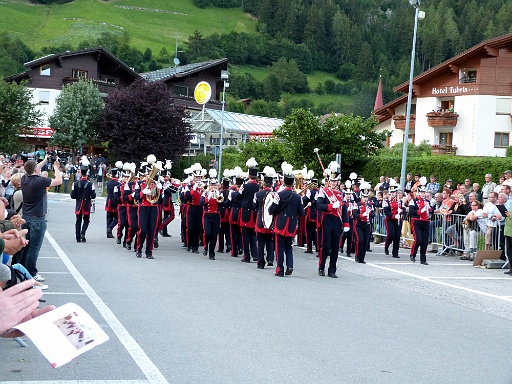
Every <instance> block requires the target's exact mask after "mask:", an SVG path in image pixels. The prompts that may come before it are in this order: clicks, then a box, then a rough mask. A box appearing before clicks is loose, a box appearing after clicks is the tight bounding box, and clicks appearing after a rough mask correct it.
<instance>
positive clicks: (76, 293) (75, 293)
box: [43, 288, 85, 295]
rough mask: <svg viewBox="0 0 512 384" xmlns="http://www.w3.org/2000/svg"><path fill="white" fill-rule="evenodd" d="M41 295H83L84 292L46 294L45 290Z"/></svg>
mask: <svg viewBox="0 0 512 384" xmlns="http://www.w3.org/2000/svg"><path fill="white" fill-rule="evenodd" d="M48 289H50V288H48ZM43 293H44V294H45V295H85V293H84V292H48V291H47V290H45V291H44V292H43Z"/></svg>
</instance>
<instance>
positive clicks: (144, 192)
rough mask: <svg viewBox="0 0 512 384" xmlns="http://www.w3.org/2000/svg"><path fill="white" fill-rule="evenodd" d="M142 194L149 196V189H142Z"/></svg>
mask: <svg viewBox="0 0 512 384" xmlns="http://www.w3.org/2000/svg"><path fill="white" fill-rule="evenodd" d="M142 193H143V194H145V195H151V189H149V188H144V189H143V190H142Z"/></svg>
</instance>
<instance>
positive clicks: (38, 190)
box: [21, 156, 62, 281]
mask: <svg viewBox="0 0 512 384" xmlns="http://www.w3.org/2000/svg"><path fill="white" fill-rule="evenodd" d="M47 161H48V156H46V157H45V158H44V160H43V161H42V162H40V163H39V164H36V162H35V161H34V160H29V161H27V162H26V163H25V166H24V168H25V172H26V174H25V175H24V176H23V177H22V178H21V191H22V193H23V219H24V220H25V221H26V224H24V228H27V229H28V234H27V240H29V243H28V245H27V250H26V252H25V254H24V255H23V258H22V262H21V264H22V265H23V266H24V267H25V268H27V270H28V272H29V273H30V274H31V275H32V276H33V277H34V279H35V280H36V281H44V280H45V279H44V278H43V277H42V276H41V275H39V274H38V273H37V267H36V263H37V257H38V256H39V250H40V249H41V246H42V244H43V239H44V233H45V232H46V220H45V217H44V205H43V200H44V196H45V194H46V188H48V187H53V186H56V185H60V184H62V176H61V173H60V163H59V161H58V159H57V160H56V161H55V162H54V163H53V169H54V171H55V178H54V179H49V178H47V177H41V176H39V172H40V170H41V168H42V166H44V165H46V162H47Z"/></svg>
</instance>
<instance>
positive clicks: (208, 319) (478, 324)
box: [0, 194, 512, 384]
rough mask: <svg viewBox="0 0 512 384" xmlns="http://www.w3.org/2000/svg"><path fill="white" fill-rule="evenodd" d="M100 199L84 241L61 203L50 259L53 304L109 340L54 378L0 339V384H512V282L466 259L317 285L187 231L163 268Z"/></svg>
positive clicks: (347, 272)
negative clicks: (109, 219) (194, 244)
mask: <svg viewBox="0 0 512 384" xmlns="http://www.w3.org/2000/svg"><path fill="white" fill-rule="evenodd" d="M101 204H102V203H101V201H99V202H98V209H97V212H96V213H94V214H93V215H92V222H91V227H90V228H89V231H88V233H87V235H88V236H87V243H85V244H83V243H79V244H77V243H76V242H75V240H74V235H73V233H74V232H73V231H74V214H73V207H74V202H72V201H70V200H69V199H67V198H66V197H65V196H63V195H54V194H51V195H50V201H49V208H50V215H49V217H48V232H47V236H46V239H45V242H44V244H43V248H42V250H41V253H40V258H39V263H38V266H39V269H40V273H41V274H42V275H44V276H45V277H46V279H47V280H46V283H48V285H49V286H50V288H49V290H48V291H46V292H47V293H45V298H46V300H47V303H48V304H55V305H57V306H59V305H62V304H65V303H67V302H74V303H77V304H78V305H80V306H82V307H83V308H84V309H86V310H87V311H88V312H89V314H91V316H93V317H94V318H95V319H96V320H97V322H98V323H99V324H100V325H101V326H102V327H103V328H104V330H105V331H106V332H107V334H108V335H109V336H110V340H109V341H108V342H106V343H105V344H102V345H100V346H98V347H96V348H95V349H93V350H92V351H89V352H87V353H85V354H84V355H82V356H80V357H78V358H77V359H75V360H73V361H72V362H70V363H68V364H66V365H64V366H62V367H60V368H57V369H53V368H51V367H50V365H49V364H48V363H47V361H46V360H45V359H44V357H43V356H42V355H41V354H40V353H39V352H38V351H37V350H36V348H35V347H34V346H33V345H32V344H31V342H30V340H27V343H28V345H29V346H28V348H21V347H20V346H19V345H18V344H17V343H16V342H14V341H12V340H8V339H2V340H0V351H1V353H2V356H1V363H0V380H3V382H7V383H10V382H13V383H20V382H25V383H26V382H34V383H45V382H46V383H50V382H52V383H60V384H67V383H77V384H78V383H92V384H94V383H118V384H121V383H130V384H136V383H242V382H244V383H512V368H511V367H510V364H509V360H508V358H509V353H510V349H511V348H510V340H512V337H511V336H512V332H511V326H512V322H511V320H512V303H511V302H512V279H509V278H508V277H507V276H506V275H503V272H502V271H501V270H487V269H480V268H474V267H472V266H471V265H470V264H469V263H468V262H466V261H461V260H459V259H458V258H453V257H444V256H430V255H429V256H428V257H429V259H428V261H429V263H430V265H428V266H422V265H420V264H419V263H411V262H410V261H408V257H407V255H406V254H405V251H404V252H403V254H402V257H401V259H398V260H395V259H392V258H391V257H390V256H385V255H384V253H383V249H382V246H381V245H373V247H372V248H373V252H372V253H371V254H370V255H369V256H368V264H366V265H361V264H356V263H354V261H353V260H351V259H346V258H342V259H340V260H339V262H338V268H339V269H338V275H339V277H340V278H339V279H331V278H328V277H320V276H318V275H317V273H316V269H317V267H316V263H317V259H316V257H315V256H314V255H308V254H305V253H303V250H301V249H295V270H294V273H293V275H292V276H290V277H285V278H278V277H275V276H274V271H273V270H272V269H265V270H258V269H257V268H256V264H255V263H251V264H245V263H240V261H239V258H231V257H229V256H228V255H226V254H218V255H217V260H215V261H211V260H208V258H206V257H204V256H202V255H201V254H199V255H197V254H190V253H188V252H186V251H185V250H183V249H182V247H181V243H180V241H179V224H178V222H177V221H176V222H173V223H172V224H171V228H170V233H171V234H172V237H171V238H164V239H161V241H160V244H161V246H160V248H159V249H157V250H155V252H154V255H155V259H154V260H148V259H145V258H142V259H137V258H136V257H135V255H134V253H133V252H129V251H126V250H125V249H123V248H121V247H120V246H119V245H117V244H115V241H114V240H113V239H107V238H106V236H105V230H104V221H105V216H104V212H103V211H102V208H101Z"/></svg>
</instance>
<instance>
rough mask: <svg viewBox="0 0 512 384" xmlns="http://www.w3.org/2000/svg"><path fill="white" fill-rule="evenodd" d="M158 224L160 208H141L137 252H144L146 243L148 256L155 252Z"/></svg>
mask: <svg viewBox="0 0 512 384" xmlns="http://www.w3.org/2000/svg"><path fill="white" fill-rule="evenodd" d="M157 222H158V206H156V205H153V206H144V205H141V206H139V231H138V232H137V242H136V245H135V249H136V250H137V251H142V247H143V246H144V242H145V243H146V254H148V253H150V252H151V251H152V250H153V242H154V240H155V234H156V230H157Z"/></svg>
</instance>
